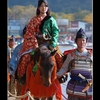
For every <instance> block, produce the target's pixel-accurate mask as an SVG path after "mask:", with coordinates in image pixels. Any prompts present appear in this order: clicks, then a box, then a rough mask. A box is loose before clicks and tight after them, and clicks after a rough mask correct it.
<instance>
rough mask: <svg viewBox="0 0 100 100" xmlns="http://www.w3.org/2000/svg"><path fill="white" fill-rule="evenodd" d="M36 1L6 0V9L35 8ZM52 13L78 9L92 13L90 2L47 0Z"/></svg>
mask: <svg viewBox="0 0 100 100" xmlns="http://www.w3.org/2000/svg"><path fill="white" fill-rule="evenodd" d="M37 1H38V0H8V7H12V6H15V5H22V6H27V5H30V4H31V5H33V6H35V7H37ZM48 3H49V7H50V10H51V11H52V12H64V13H74V12H77V11H78V10H79V9H81V10H88V11H90V12H91V11H92V0H48Z"/></svg>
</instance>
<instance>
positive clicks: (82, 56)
mask: <svg viewBox="0 0 100 100" xmlns="http://www.w3.org/2000/svg"><path fill="white" fill-rule="evenodd" d="M75 42H76V44H77V48H76V49H74V50H72V52H70V53H69V54H68V55H67V58H66V60H65V61H64V63H63V65H62V67H61V69H60V70H59V71H58V72H57V77H58V78H59V77H61V76H62V75H63V74H64V73H66V72H69V73H70V78H71V79H70V80H69V82H68V85H67V88H66V93H67V94H68V99H69V100H90V98H92V63H93V59H92V58H93V56H92V50H91V49H86V43H87V36H86V34H85V32H84V31H83V29H82V28H80V29H79V31H78V32H77V35H76V38H75ZM87 86H88V87H89V88H86V87H87Z"/></svg>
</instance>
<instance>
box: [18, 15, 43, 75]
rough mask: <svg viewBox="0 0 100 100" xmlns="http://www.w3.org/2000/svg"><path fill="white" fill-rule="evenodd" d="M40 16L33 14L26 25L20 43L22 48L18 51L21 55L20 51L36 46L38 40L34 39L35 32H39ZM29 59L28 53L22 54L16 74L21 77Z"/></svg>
mask: <svg viewBox="0 0 100 100" xmlns="http://www.w3.org/2000/svg"><path fill="white" fill-rule="evenodd" d="M41 21H42V18H41V17H40V16H35V17H33V18H32V19H31V20H30V22H29V24H28V26H27V30H26V33H25V35H24V42H23V45H22V49H21V51H20V52H19V54H20V55H21V54H22V53H24V52H26V51H27V50H30V49H35V48H36V47H38V42H37V39H36V37H35V36H36V34H37V33H39V26H40V24H41ZM29 61H30V56H29V54H24V55H23V56H22V59H21V60H20V63H19V64H18V73H17V74H18V76H19V77H22V76H23V74H24V73H26V67H27V64H28V62H29Z"/></svg>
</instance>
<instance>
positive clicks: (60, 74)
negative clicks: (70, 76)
mask: <svg viewBox="0 0 100 100" xmlns="http://www.w3.org/2000/svg"><path fill="white" fill-rule="evenodd" d="M72 59H73V57H72V56H71V54H68V55H67V58H66V60H65V61H64V63H63V65H62V67H61V69H60V70H59V71H58V72H57V74H56V75H57V76H62V75H63V74H64V73H66V72H67V71H68V65H69V62H70V61H71V60H72Z"/></svg>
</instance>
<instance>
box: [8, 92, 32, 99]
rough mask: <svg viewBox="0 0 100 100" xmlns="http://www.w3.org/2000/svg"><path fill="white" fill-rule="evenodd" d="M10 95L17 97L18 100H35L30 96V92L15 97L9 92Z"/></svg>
mask: <svg viewBox="0 0 100 100" xmlns="http://www.w3.org/2000/svg"><path fill="white" fill-rule="evenodd" d="M8 94H9V95H11V96H13V97H15V98H18V99H21V98H25V97H27V96H29V97H30V98H31V100H34V99H33V97H32V96H31V94H30V91H28V92H27V93H26V94H24V95H21V96H16V95H13V94H11V93H10V92H9V91H8Z"/></svg>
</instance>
